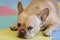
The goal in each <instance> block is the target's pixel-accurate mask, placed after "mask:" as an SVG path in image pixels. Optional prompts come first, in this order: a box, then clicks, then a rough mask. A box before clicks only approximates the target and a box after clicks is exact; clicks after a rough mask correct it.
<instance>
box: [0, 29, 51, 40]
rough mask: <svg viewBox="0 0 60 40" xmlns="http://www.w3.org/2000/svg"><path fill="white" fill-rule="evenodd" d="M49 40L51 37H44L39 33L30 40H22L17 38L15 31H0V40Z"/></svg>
mask: <svg viewBox="0 0 60 40" xmlns="http://www.w3.org/2000/svg"><path fill="white" fill-rule="evenodd" d="M51 38H52V37H45V36H43V34H42V32H39V33H38V34H37V35H36V36H35V37H34V38H32V39H22V38H18V37H17V32H16V31H11V30H10V29H7V30H0V40H51Z"/></svg>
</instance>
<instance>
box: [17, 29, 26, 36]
mask: <svg viewBox="0 0 60 40" xmlns="http://www.w3.org/2000/svg"><path fill="white" fill-rule="evenodd" d="M25 34H26V31H25V30H24V29H20V31H19V34H18V37H24V36H25Z"/></svg>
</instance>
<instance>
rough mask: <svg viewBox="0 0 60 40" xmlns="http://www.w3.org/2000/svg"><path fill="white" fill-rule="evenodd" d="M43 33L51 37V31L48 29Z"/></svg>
mask: <svg viewBox="0 0 60 40" xmlns="http://www.w3.org/2000/svg"><path fill="white" fill-rule="evenodd" d="M43 35H44V36H46V37H50V36H51V33H50V32H49V31H48V30H45V31H44V32H43Z"/></svg>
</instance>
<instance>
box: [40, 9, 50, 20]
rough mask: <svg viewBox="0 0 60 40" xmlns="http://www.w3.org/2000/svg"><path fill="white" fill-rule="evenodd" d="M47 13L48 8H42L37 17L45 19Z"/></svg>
mask: <svg viewBox="0 0 60 40" xmlns="http://www.w3.org/2000/svg"><path fill="white" fill-rule="evenodd" d="M48 15H49V9H48V8H45V9H44V10H42V11H41V12H40V15H39V18H40V19H41V20H42V21H45V20H46V18H47V16H48Z"/></svg>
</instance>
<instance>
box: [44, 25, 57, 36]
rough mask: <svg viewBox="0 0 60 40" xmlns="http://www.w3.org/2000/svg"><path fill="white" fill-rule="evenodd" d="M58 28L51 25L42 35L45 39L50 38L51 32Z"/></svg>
mask: <svg viewBox="0 0 60 40" xmlns="http://www.w3.org/2000/svg"><path fill="white" fill-rule="evenodd" d="M57 27H58V24H52V25H50V26H49V27H48V28H47V29H46V30H45V31H44V32H43V34H44V35H45V36H47V37H49V36H51V34H52V32H53V31H54V30H55V29H56V28H57Z"/></svg>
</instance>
